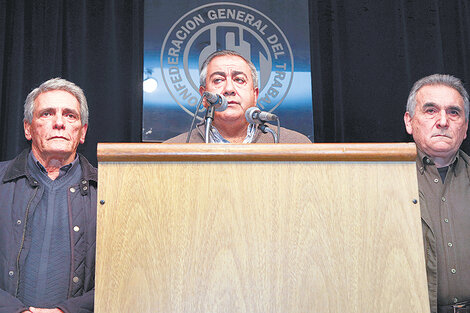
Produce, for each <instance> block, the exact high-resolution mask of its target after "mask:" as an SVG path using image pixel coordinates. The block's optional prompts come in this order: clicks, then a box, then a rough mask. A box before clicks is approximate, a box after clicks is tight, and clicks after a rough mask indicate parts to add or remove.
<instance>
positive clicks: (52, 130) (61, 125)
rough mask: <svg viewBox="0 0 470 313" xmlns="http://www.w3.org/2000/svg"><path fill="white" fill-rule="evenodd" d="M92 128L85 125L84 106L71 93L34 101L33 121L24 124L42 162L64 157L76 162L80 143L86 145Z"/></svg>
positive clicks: (50, 93) (47, 95)
mask: <svg viewBox="0 0 470 313" xmlns="http://www.w3.org/2000/svg"><path fill="white" fill-rule="evenodd" d="M87 127H88V125H86V124H85V125H82V122H81V117H80V104H79V102H78V100H77V99H76V98H75V97H74V96H73V95H72V94H71V93H69V92H67V91H63V90H52V91H48V92H44V93H42V94H40V95H39V96H38V97H37V98H36V100H35V102H34V113H33V120H32V122H31V124H30V123H28V122H24V130H25V137H26V139H28V140H31V141H32V143H31V148H32V151H33V153H34V155H35V156H36V158H38V160H39V161H43V160H47V159H50V158H58V159H61V158H64V159H65V160H66V161H67V162H71V161H73V158H74V157H75V152H76V150H77V147H78V144H79V143H84V142H85V135H86V131H87Z"/></svg>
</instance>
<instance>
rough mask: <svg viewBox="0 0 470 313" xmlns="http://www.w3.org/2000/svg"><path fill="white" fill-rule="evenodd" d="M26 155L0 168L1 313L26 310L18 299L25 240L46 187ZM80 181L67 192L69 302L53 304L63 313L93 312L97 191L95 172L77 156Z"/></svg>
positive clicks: (96, 175) (27, 152)
mask: <svg viewBox="0 0 470 313" xmlns="http://www.w3.org/2000/svg"><path fill="white" fill-rule="evenodd" d="M28 154H29V151H28V150H24V151H23V152H22V153H20V154H19V155H18V156H17V157H16V158H15V159H13V160H11V161H7V162H1V163H0V313H16V312H22V311H23V310H26V309H27V307H25V305H24V304H22V303H21V302H20V301H19V300H18V299H17V298H16V295H17V293H18V284H19V280H20V279H19V273H20V272H21V270H22V267H23V265H24V263H25V259H26V256H27V255H28V252H29V248H30V244H31V243H30V242H29V241H28V238H26V237H25V233H26V228H27V226H28V222H29V221H30V219H31V217H32V216H33V212H34V209H35V208H36V206H37V204H38V202H39V200H40V198H41V196H42V193H43V191H44V187H42V186H41V185H39V184H38V182H37V181H36V180H35V179H34V178H33V177H31V175H30V174H29V171H28V168H27V160H28ZM79 162H80V166H81V169H82V179H80V184H79V185H77V186H70V188H68V192H67V202H68V210H69V225H70V238H71V243H70V245H71V253H72V255H71V264H70V280H69V290H68V299H67V300H66V301H64V302H63V303H60V304H58V305H57V307H58V308H59V309H61V310H62V311H64V312H66V313H79V312H80V313H85V312H93V305H94V297H95V296H94V293H95V247H96V191H97V178H98V173H97V170H96V168H94V167H93V166H92V165H91V164H90V163H89V162H88V161H87V159H85V157H83V156H82V155H79Z"/></svg>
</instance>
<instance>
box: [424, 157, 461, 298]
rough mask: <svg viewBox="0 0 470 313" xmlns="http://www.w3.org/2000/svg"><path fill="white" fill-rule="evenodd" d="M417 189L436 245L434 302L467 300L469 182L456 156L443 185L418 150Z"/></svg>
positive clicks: (435, 168) (433, 168)
mask: <svg viewBox="0 0 470 313" xmlns="http://www.w3.org/2000/svg"><path fill="white" fill-rule="evenodd" d="M417 165H418V186H419V192H420V193H421V199H422V201H424V203H421V206H423V205H424V206H425V210H426V211H427V212H428V214H429V216H430V218H431V221H430V223H431V225H429V227H430V228H431V229H432V231H433V233H434V236H435V238H436V244H437V247H436V248H437V273H438V274H437V275H438V287H437V303H438V305H449V304H454V303H456V302H460V301H465V300H470V266H469V262H470V244H469V241H470V179H469V175H468V171H467V163H466V162H465V160H464V159H463V158H462V157H460V156H459V155H458V154H457V155H456V156H455V157H454V159H453V160H452V163H451V164H450V165H449V166H448V170H447V174H446V176H445V180H444V182H443V181H442V179H441V176H440V175H439V171H438V169H437V167H436V166H435V164H434V162H433V160H432V159H431V158H430V157H428V156H426V155H425V154H424V153H423V152H421V151H419V150H418V160H417Z"/></svg>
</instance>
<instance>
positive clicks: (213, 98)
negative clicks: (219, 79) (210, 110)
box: [202, 91, 228, 112]
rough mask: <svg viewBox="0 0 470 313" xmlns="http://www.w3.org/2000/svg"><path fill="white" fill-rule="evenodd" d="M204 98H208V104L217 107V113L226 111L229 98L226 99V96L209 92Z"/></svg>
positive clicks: (204, 94) (205, 93) (205, 92)
mask: <svg viewBox="0 0 470 313" xmlns="http://www.w3.org/2000/svg"><path fill="white" fill-rule="evenodd" d="M202 96H203V97H205V98H206V100H207V102H209V104H210V105H213V106H215V110H216V111H219V112H220V111H225V109H227V106H228V102H227V98H225V97H224V96H222V95H219V94H217V93H212V92H209V91H204V93H203V94H202Z"/></svg>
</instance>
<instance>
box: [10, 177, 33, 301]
mask: <svg viewBox="0 0 470 313" xmlns="http://www.w3.org/2000/svg"><path fill="white" fill-rule="evenodd" d="M38 189H39V188H38V187H37V186H36V188H35V189H34V194H33V196H32V197H31V199H29V202H28V206H27V207H26V215H25V219H24V227H23V236H22V238H21V244H20V250H19V251H18V256H17V257H16V273H17V276H18V278H17V280H16V290H15V297H18V288H19V286H20V256H21V251H22V250H23V245H24V238H25V236H26V226H27V225H28V215H29V208H30V207H31V202H33V199H34V197H36V194H37V193H38Z"/></svg>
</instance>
